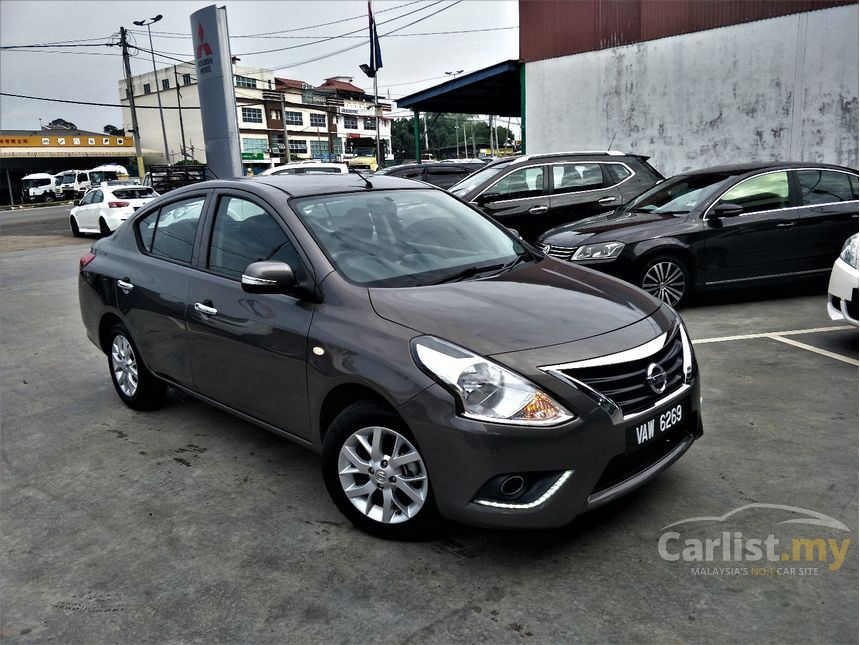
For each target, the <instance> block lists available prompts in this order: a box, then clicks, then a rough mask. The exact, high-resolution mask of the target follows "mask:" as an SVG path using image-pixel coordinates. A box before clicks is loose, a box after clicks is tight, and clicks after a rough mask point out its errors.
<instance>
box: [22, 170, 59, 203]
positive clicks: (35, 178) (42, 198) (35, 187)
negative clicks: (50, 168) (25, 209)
mask: <svg viewBox="0 0 860 645" xmlns="http://www.w3.org/2000/svg"><path fill="white" fill-rule="evenodd" d="M56 185H57V184H56V179H55V177H54V175H49V174H48V173H46V172H34V173H33V174H31V175H27V176H25V177H23V178H22V179H21V199H22V200H23V201H24V203H30V202H52V201H54V197H55V195H54V188H55V187H56Z"/></svg>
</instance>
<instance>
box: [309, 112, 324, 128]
mask: <svg viewBox="0 0 860 645" xmlns="http://www.w3.org/2000/svg"><path fill="white" fill-rule="evenodd" d="M311 125H312V126H313V127H316V128H324V127H326V119H325V114H311Z"/></svg>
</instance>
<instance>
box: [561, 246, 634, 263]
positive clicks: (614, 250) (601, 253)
mask: <svg viewBox="0 0 860 645" xmlns="http://www.w3.org/2000/svg"><path fill="white" fill-rule="evenodd" d="M623 248H624V243H623V242H601V243H599V244H586V245H585V246H580V247H579V248H578V249H576V252H575V253H574V254H573V257H572V258H571V259H572V260H608V259H610V258H617V257H618V255H619V254H620V253H621V249H623Z"/></svg>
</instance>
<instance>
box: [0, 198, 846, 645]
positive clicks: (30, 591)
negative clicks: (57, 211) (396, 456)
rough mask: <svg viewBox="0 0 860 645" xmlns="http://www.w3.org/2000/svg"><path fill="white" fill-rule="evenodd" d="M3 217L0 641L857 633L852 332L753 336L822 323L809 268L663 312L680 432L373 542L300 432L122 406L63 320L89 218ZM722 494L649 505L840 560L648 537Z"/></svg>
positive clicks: (671, 638) (675, 506) (819, 294)
mask: <svg viewBox="0 0 860 645" xmlns="http://www.w3.org/2000/svg"><path fill="white" fill-rule="evenodd" d="M61 215H62V214H61ZM16 226H17V225H13V224H12V223H7V224H6V225H5V227H4V224H3V219H2V218H0V234H2V235H3V236H4V237H6V242H7V243H8V244H7V246H6V247H5V248H4V249H3V255H2V260H0V275H2V279H1V281H0V293H2V304H0V314H2V342H0V351H2V399H0V406H1V407H0V414H2V417H0V421H2V428H0V431H2V437H0V438H2V468H0V504H2V508H0V513H2V527H0V546H2V561H3V566H2V588H3V600H2V616H1V617H0V640H2V642H4V643H16V642H34V641H53V642H61V643H109V642H125V643H138V642H140V643H143V642H189V643H190V642H200V643H221V642H273V643H280V642H344V643H346V642H349V643H352V642H390V643H393V642H433V643H439V642H496V643H515V642H521V641H523V642H535V643H551V642H562V641H572V640H576V641H616V642H617V641H648V642H677V641H696V642H698V641H719V642H809V641H815V642H852V643H855V642H857V637H858V633H857V624H858V592H857V587H858V560H857V548H856V542H855V541H856V539H857V530H858V525H857V498H858V490H857V472H858V461H857V460H858V457H857V455H858V410H857V403H858V400H857V388H858V372H857V367H856V361H857V354H858V346H857V333H856V330H854V329H847V328H842V329H829V330H828V331H818V332H804V333H801V334H789V335H780V336H761V334H764V333H771V332H786V331H798V330H800V331H803V330H809V329H819V328H832V327H841V326H840V325H838V324H836V323H832V322H831V321H830V320H829V319H828V318H827V315H826V313H825V310H824V305H825V300H824V297H823V287H822V285H821V284H816V285H812V286H806V287H805V290H804V291H802V292H800V293H801V295H797V293H796V292H793V291H792V290H782V292H773V291H772V290H766V291H764V292H758V293H750V292H743V293H739V294H738V293H735V294H717V295H714V296H709V297H708V298H704V299H700V300H699V301H698V302H697V303H695V304H694V305H693V306H691V307H689V308H687V309H685V310H684V311H683V312H682V313H683V316H684V319H685V320H686V322H687V324H688V327H689V330H690V333H691V335H692V337H693V338H694V339H695V340H696V341H697V345H696V351H697V355H698V360H699V363H700V367H701V378H702V382H703V397H704V422H705V436H704V437H703V439H702V440H701V441H699V442H697V443H696V444H695V445H694V446H693V448H692V449H691V450H690V451H689V453H688V454H687V455H686V456H685V457H683V458H682V459H681V460H680V461H679V462H678V463H676V464H675V465H674V466H673V467H672V468H670V469H669V470H668V471H666V472H665V473H664V474H663V475H661V476H660V477H659V478H657V479H656V480H655V481H653V482H652V483H650V484H649V485H647V486H646V487H644V488H642V489H640V490H639V491H637V492H635V493H634V494H632V495H630V496H628V497H626V498H624V499H623V500H621V501H620V502H617V503H614V504H612V505H610V506H608V507H604V508H602V509H600V510H598V511H596V512H594V513H591V514H588V515H586V516H583V517H581V518H579V519H578V520H576V521H575V522H574V523H573V524H572V525H571V526H569V527H567V528H565V529H562V530H556V531H539V532H525V531H509V532H504V531H490V530H481V529H473V528H468V527H460V526H452V527H451V528H450V529H449V530H448V532H447V533H446V534H445V535H444V536H442V537H440V538H439V539H437V540H434V541H428V542H423V543H395V542H385V541H380V540H377V539H374V538H371V537H368V536H367V535H364V534H362V533H359V532H358V531H356V530H355V529H353V528H352V527H351V526H350V525H349V524H348V523H347V522H345V521H344V519H343V518H342V517H341V515H340V514H339V513H338V511H337V509H336V508H335V507H334V505H333V504H332V503H331V502H330V501H329V498H328V496H327V494H326V491H325V488H324V486H323V483H322V480H321V477H320V474H319V466H320V463H319V458H318V457H317V456H316V455H314V454H312V453H309V452H307V451H306V450H304V449H302V448H300V447H298V446H296V445H293V444H291V443H289V442H287V441H285V440H282V439H280V438H278V437H275V436H273V435H270V434H268V433H266V432H265V431H263V430H260V429H258V428H256V427H254V426H251V425H248V424H246V423H244V422H241V421H238V420H237V419H235V418H233V417H231V416H229V415H227V414H225V413H222V412H219V411H217V410H214V409H212V408H210V407H207V406H206V405H204V404H201V403H198V402H196V401H194V400H190V399H188V398H186V397H183V396H180V395H177V394H174V395H172V396H171V397H170V399H169V402H168V404H167V405H166V406H165V407H164V408H163V409H161V410H159V411H157V412H152V413H138V412H134V411H132V410H129V409H128V408H126V407H124V406H123V405H122V404H121V403H120V401H119V399H118V398H117V396H116V394H115V393H114V391H113V388H112V387H111V384H110V381H109V377H108V373H107V369H106V363H105V357H104V356H102V355H101V354H100V353H99V352H98V350H97V349H96V348H95V347H94V346H92V345H91V344H90V343H89V341H88V340H87V339H86V337H85V335H84V330H83V327H82V325H81V322H80V315H79V312H78V303H77V292H76V274H77V260H78V258H79V257H80V256H81V255H82V254H83V253H85V252H86V249H87V244H88V241H83V242H82V243H81V242H78V241H74V240H72V239H71V238H70V237H68V233H65V234H63V233H60V232H59V231H58V232H56V233H52V232H51V231H50V229H51V226H50V225H48V226H46V228H45V230H42V229H38V227H33V228H31V230H30V231H29V232H28V234H27V235H23V236H22V235H19V234H20V232H21V231H20V229H18V228H16ZM37 229H38V230H37ZM40 231H41V232H40ZM63 235H65V236H66V237H63ZM13 237H18V238H19V239H18V240H17V241H15V240H12V241H11V242H9V240H11V238H13ZM34 237H35V238H38V239H33V238H34ZM24 238H27V239H24ZM58 238H59V239H61V241H62V242H63V243H61V244H58V243H57V239H58ZM0 239H2V238H0ZM15 248H18V249H19V250H14V249H15ZM748 335H756V336H755V337H752V338H732V337H734V336H748ZM786 339H788V340H789V341H794V342H799V343H801V345H802V346H798V345H796V344H789V343H788V342H786ZM701 341H709V342H701ZM813 350H824V351H825V352H828V353H827V354H824V353H819V352H817V351H813ZM756 504H772V505H782V506H789V507H799V508H798V509H796V510H795V511H790V510H787V509H785V508H781V507H780V508H777V507H769V508H762V507H757V506H755V505H756ZM747 505H752V506H749V507H748V508H746V509H742V510H741V511H740V512H739V513H737V514H735V515H734V516H732V518H730V519H727V520H726V521H724V522H719V521H716V520H708V521H703V520H700V521H698V522H693V523H688V524H685V525H682V526H676V527H674V528H671V529H668V530H671V531H678V532H683V535H684V537H685V538H686V537H690V538H695V537H697V536H699V537H702V538H717V537H719V536H720V533H721V531H723V530H724V529H725V530H729V529H731V530H733V531H736V532H738V533H740V532H742V534H743V536H744V538H750V537H755V538H765V537H767V536H768V535H770V534H776V535H778V536H779V537H780V538H784V539H786V540H789V539H790V538H791V537H798V536H799V537H810V538H815V537H819V536H820V537H822V538H825V539H832V540H833V541H834V544H835V545H841V544H844V542H843V541H844V540H845V539H848V540H850V542H849V547H848V550H847V555H846V556H845V559H844V563H843V564H842V565H841V567H839V568H838V569H837V570H831V569H830V566H828V565H832V564H833V562H832V560H830V559H828V560H826V561H818V560H813V561H811V562H805V561H804V562H794V561H791V562H787V563H786V562H748V561H744V562H739V563H734V564H733V563H732V562H731V561H728V562H727V561H725V559H724V558H722V557H716V558H715V559H714V560H712V561H710V562H708V561H689V562H685V561H683V560H679V561H666V560H664V559H663V558H661V556H660V554H659V552H658V543H659V541H660V539H661V536H662V535H664V534H665V531H664V527H667V525H670V524H673V523H676V522H679V521H681V520H684V519H686V518H691V517H702V516H723V515H725V514H728V513H730V512H731V511H732V510H734V509H738V508H739V507H743V506H747ZM803 509H807V510H808V511H812V512H813V513H819V514H823V516H827V518H828V519H822V518H821V517H820V516H815V517H816V518H817V519H816V520H815V521H817V522H819V523H818V524H817V525H810V524H798V523H796V522H792V521H793V520H797V519H798V518H800V519H801V520H802V519H803V518H806V519H809V517H810V515H809V513H805V512H802V511H803ZM831 519H832V520H833V521H835V522H837V523H841V524H843V525H844V527H845V529H847V530H843V529H838V528H836V529H835V528H833V527H834V526H835V524H834V523H833V521H831ZM786 521H789V522H792V523H785V522H786ZM822 522H823V523H824V525H822V524H821V523H822ZM678 552H680V547H679V546H677V543H676V545H675V546H674V547H673V551H672V554H675V553H678ZM719 553H721V551H718V554H719ZM670 555H671V554H670ZM789 564H790V565H791V566H792V567H796V571H795V572H794V573H793V575H792V573H791V572H788V570H787V569H788V566H787V565H789ZM784 565H785V566H784ZM741 568H745V569H746V573H743V572H742V571H740V569H741ZM778 568H785V569H786V571H782V572H780V571H778ZM735 569H737V571H735ZM801 569H809V571H807V572H801ZM813 569H814V570H815V573H812V570H813Z"/></svg>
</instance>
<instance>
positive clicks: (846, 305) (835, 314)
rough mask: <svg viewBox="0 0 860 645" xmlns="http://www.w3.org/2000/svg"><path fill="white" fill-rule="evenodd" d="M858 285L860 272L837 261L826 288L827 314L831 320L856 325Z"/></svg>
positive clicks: (859, 298) (858, 297) (859, 296)
mask: <svg viewBox="0 0 860 645" xmlns="http://www.w3.org/2000/svg"><path fill="white" fill-rule="evenodd" d="M858 283H860V272H858V271H857V269H855V268H854V267H852V266H851V265H850V264H848V263H847V262H845V261H844V260H842V259H841V258H839V259H837V260H836V263H835V264H834V265H833V271H831V273H830V284H829V285H828V287H827V314H828V315H829V316H830V319H831V320H845V321H847V322H849V323H851V324H852V325H855V326H856V325H858V315H857V309H858V304H860V295H858V286H860V285H858Z"/></svg>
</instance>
